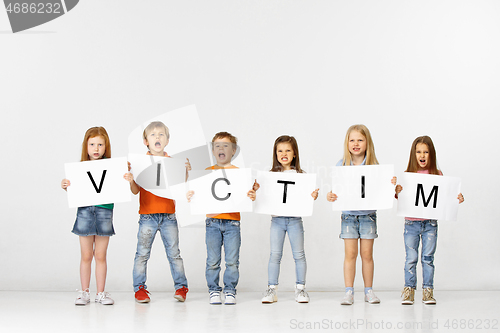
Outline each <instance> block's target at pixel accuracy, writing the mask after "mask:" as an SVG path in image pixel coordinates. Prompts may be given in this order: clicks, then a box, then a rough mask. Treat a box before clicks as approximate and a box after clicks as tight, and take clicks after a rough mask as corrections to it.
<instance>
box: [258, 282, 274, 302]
mask: <svg viewBox="0 0 500 333" xmlns="http://www.w3.org/2000/svg"><path fill="white" fill-rule="evenodd" d="M277 289H278V286H273V285H271V286H267V290H266V291H265V292H264V297H262V303H274V302H277V301H278V294H277V293H276V291H277Z"/></svg>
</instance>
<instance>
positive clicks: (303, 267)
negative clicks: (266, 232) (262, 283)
mask: <svg viewBox="0 0 500 333" xmlns="http://www.w3.org/2000/svg"><path fill="white" fill-rule="evenodd" d="M287 232H288V239H289V240H290V245H291V247H292V254H293V259H294V260H295V277H296V284H306V271H307V263H306V254H305V252H304V225H303V223H302V218H300V217H284V216H275V217H273V218H272V221H271V255H270V257H269V265H268V267H267V272H268V284H269V285H277V284H278V277H279V275H280V263H281V257H282V256H283V243H284V242H285V234H286V233H287Z"/></svg>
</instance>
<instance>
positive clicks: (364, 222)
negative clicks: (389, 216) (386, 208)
mask: <svg viewBox="0 0 500 333" xmlns="http://www.w3.org/2000/svg"><path fill="white" fill-rule="evenodd" d="M339 237H340V238H361V239H375V238H377V237H378V235H377V213H371V214H368V215H349V214H342V231H341V233H340V236H339Z"/></svg>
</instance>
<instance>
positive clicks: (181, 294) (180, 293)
mask: <svg viewBox="0 0 500 333" xmlns="http://www.w3.org/2000/svg"><path fill="white" fill-rule="evenodd" d="M188 291H189V289H188V288H186V287H182V288H179V289H177V290H176V291H175V294H174V298H175V299H176V300H178V301H179V302H184V301H185V300H186V294H187V292H188Z"/></svg>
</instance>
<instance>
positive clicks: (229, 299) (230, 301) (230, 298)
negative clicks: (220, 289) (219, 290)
mask: <svg viewBox="0 0 500 333" xmlns="http://www.w3.org/2000/svg"><path fill="white" fill-rule="evenodd" d="M224 304H225V305H235V304H236V295H235V294H233V293H225V299H224Z"/></svg>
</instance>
